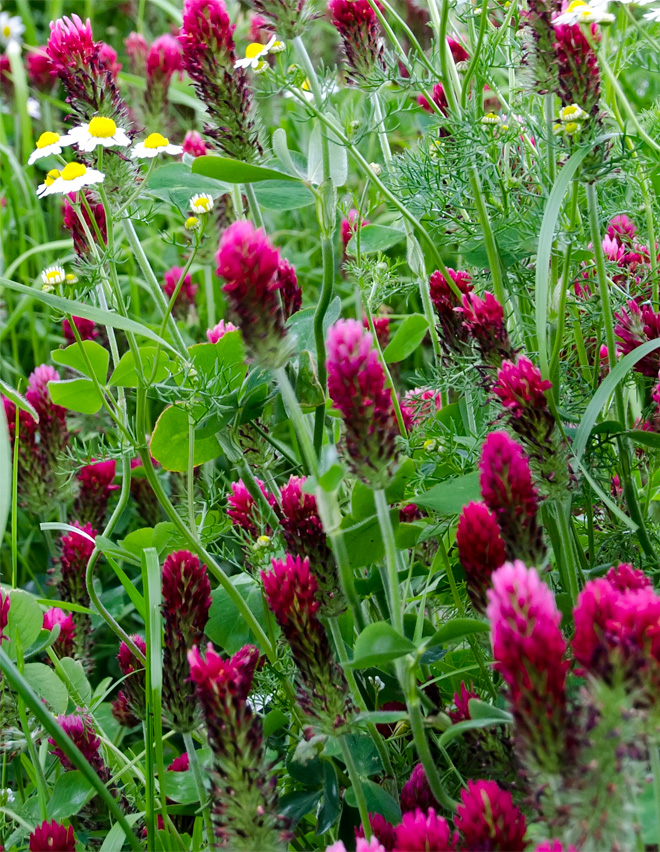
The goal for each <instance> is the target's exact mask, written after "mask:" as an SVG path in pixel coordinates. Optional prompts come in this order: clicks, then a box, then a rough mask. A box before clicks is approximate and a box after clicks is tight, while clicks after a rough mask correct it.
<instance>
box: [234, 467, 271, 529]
mask: <svg viewBox="0 0 660 852" xmlns="http://www.w3.org/2000/svg"><path fill="white" fill-rule="evenodd" d="M255 481H256V483H257V485H258V486H259V488H260V489H261V493H262V494H263V495H264V497H265V498H266V500H267V501H268V503H269V504H270V505H271V506H273V507H275V506H276V505H277V501H276V500H275V497H274V496H273V495H272V494H271V493H270V491H268V490H267V488H266V486H265V484H264V483H263V482H262V481H261V480H260V479H257V480H255ZM230 488H231V493H230V494H229V495H228V497H227V506H228V509H227V514H228V515H229V517H230V518H231V520H232V522H233V523H234V524H236V526H238V527H240V528H241V529H242V530H244V531H245V532H246V533H247V534H248V535H249V536H250V538H256V537H257V536H258V535H259V533H260V531H261V530H265V532H266V533H267V534H269V535H270V534H272V530H271V529H270V527H269V526H267V525H266V524H265V523H264V521H263V519H262V518H261V508H260V507H259V506H258V505H257V503H256V502H255V500H254V498H253V497H252V495H251V494H250V492H249V491H248V489H247V487H246V485H245V483H244V482H243V480H242V479H239V480H238V481H237V482H232V484H231V486H230Z"/></svg>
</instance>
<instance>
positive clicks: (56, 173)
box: [44, 169, 61, 186]
mask: <svg viewBox="0 0 660 852" xmlns="http://www.w3.org/2000/svg"><path fill="white" fill-rule="evenodd" d="M58 177H61V175H60V170H59V169H51V170H50V171H49V172H48V174H47V175H46V177H45V178H44V183H45V184H46V186H50V185H51V183H53V181H55V180H57V178H58Z"/></svg>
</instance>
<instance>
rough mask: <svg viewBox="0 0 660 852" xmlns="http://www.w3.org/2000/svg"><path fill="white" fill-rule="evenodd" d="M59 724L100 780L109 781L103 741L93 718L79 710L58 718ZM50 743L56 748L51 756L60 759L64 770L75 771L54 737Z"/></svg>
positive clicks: (50, 739)
mask: <svg viewBox="0 0 660 852" xmlns="http://www.w3.org/2000/svg"><path fill="white" fill-rule="evenodd" d="M57 722H58V724H59V726H60V727H61V728H62V730H63V731H64V733H65V734H66V735H67V736H68V737H69V738H70V739H71V740H72V741H73V744H74V745H75V746H77V747H78V748H79V749H80V751H81V752H82V754H83V756H84V758H85V759H86V760H87V762H88V763H89V764H90V765H91V766H92V768H93V769H94V770H95V772H96V774H97V775H98V776H99V778H101V780H102V781H107V780H108V779H109V778H110V773H109V770H108V767H107V766H106V765H105V763H104V761H103V755H102V753H101V740H100V739H99V737H98V735H97V733H96V728H95V727H94V720H93V719H92V717H91V716H90V715H88V714H87V713H84V712H83V711H82V710H81V709H80V708H78V709H77V711H76V712H75V713H71V714H69V715H68V716H58V717H57ZM48 742H49V743H50V745H52V746H55V748H54V749H53V750H52V752H51V754H54V755H55V757H57V758H58V760H59V761H60V763H61V764H62V767H63V769H66V770H69V769H75V766H74V764H73V763H72V762H71V761H70V760H69V758H68V757H67V756H66V754H65V753H64V752H63V751H62V749H61V748H60V747H59V746H57V745H56V744H55V740H54V739H52V737H49V739H48Z"/></svg>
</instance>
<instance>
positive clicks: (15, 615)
mask: <svg viewBox="0 0 660 852" xmlns="http://www.w3.org/2000/svg"><path fill="white" fill-rule="evenodd" d="M9 601H10V603H9V618H8V621H7V629H6V632H5V635H6V636H9V643H10V644H9V649H10V650H8V653H9V654H10V656H11V655H12V651H11V649H12V648H13V650H14V656H15V655H16V654H15V645H16V641H17V639H18V640H19V641H20V643H21V648H22V650H23V651H27V649H28V648H29V647H30V645H32V643H33V642H36V641H37V639H38V638H39V634H40V633H41V628H42V627H43V624H44V614H43V612H42V610H41V607H40V606H39V604H38V603H37V601H36V600H35V598H33V597H32V595H31V594H30V593H29V592H26V591H24V590H23V589H11V590H10V592H9ZM5 650H7V647H6V646H5Z"/></svg>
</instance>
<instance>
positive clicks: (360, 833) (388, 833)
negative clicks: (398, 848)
mask: <svg viewBox="0 0 660 852" xmlns="http://www.w3.org/2000/svg"><path fill="white" fill-rule="evenodd" d="M369 825H370V826H371V835H372V837H371V840H372V845H373V846H375V843H374V842H373V841H374V840H375V841H376V843H378V846H379V848H380V849H384V850H385V852H391V850H392V849H393V848H394V843H395V840H396V837H395V834H394V826H393V825H392V824H391V823H389V822H388V821H387V820H386V819H385V817H384V816H382V815H381V814H376V813H374V814H369ZM360 840H364V826H363V825H360V826H359V828H356V829H355V841H356V846H357V844H358V842H359V841H360ZM356 852H357V850H356Z"/></svg>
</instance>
